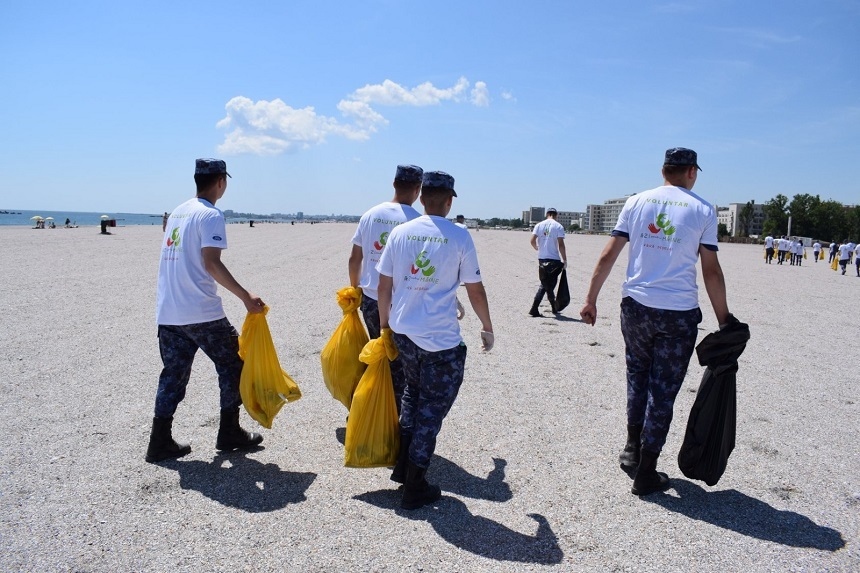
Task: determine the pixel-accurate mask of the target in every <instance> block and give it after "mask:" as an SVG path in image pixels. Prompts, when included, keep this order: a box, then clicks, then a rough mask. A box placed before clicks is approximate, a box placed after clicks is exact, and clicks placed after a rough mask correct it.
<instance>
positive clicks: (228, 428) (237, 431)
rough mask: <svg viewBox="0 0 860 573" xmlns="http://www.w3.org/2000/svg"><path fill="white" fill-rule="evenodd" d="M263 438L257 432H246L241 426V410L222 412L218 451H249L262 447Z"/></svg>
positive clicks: (216, 445) (216, 443)
mask: <svg viewBox="0 0 860 573" xmlns="http://www.w3.org/2000/svg"><path fill="white" fill-rule="evenodd" d="M262 441H263V436H261V435H260V434H258V433H256V432H246V431H245V430H243V429H242V427H241V426H240V425H239V409H238V408H236V409H235V410H221V427H220V428H219V429H218V440H217V441H216V442H215V449H216V450H227V451H232V450H248V449H250V448H253V447H255V446H258V445H260V442H262Z"/></svg>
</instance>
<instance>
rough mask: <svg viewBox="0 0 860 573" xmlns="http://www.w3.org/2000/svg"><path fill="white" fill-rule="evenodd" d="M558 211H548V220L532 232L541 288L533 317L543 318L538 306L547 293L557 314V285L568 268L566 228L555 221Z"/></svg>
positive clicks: (536, 297) (552, 308)
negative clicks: (565, 243) (565, 245)
mask: <svg viewBox="0 0 860 573" xmlns="http://www.w3.org/2000/svg"><path fill="white" fill-rule="evenodd" d="M557 216H558V211H556V210H555V207H550V208H549V209H547V210H546V219H545V220H543V221H541V222H540V223H538V224H537V225H535V228H534V230H533V231H532V236H531V243H532V248H533V249H534V250H536V251H537V252H538V278H539V279H540V286H539V287H538V290H537V293H536V294H535V299H534V302H533V303H532V308H531V310H529V314H530V315H531V316H535V317H538V316H542V315H541V313H540V310H538V306H539V305H540V303H541V301H542V300H543V295H544V293H546V297H547V300H549V305H550V309H551V310H552V312H556V307H555V285H556V284H557V283H558V277H559V275H561V271H563V270H564V269H566V268H567V251H566V250H565V247H564V227H562V226H561V223H559V222H558V221H556V220H555V218H556V217H557Z"/></svg>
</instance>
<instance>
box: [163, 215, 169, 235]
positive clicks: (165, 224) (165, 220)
mask: <svg viewBox="0 0 860 573" xmlns="http://www.w3.org/2000/svg"><path fill="white" fill-rule="evenodd" d="M168 217H170V213H168V212H167V211H165V212H164V216H163V217H162V218H161V232H162V233H163V232H165V231H167V218H168Z"/></svg>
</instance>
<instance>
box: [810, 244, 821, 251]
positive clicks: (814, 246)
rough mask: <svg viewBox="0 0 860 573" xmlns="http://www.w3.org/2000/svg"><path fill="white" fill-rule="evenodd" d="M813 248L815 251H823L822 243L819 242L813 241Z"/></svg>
mask: <svg viewBox="0 0 860 573" xmlns="http://www.w3.org/2000/svg"><path fill="white" fill-rule="evenodd" d="M812 250H813V251H815V252H816V253H817V252H820V251H821V243H819V242H815V243H812Z"/></svg>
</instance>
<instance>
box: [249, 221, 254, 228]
mask: <svg viewBox="0 0 860 573" xmlns="http://www.w3.org/2000/svg"><path fill="white" fill-rule="evenodd" d="M248 226H249V227H253V226H254V219H249V220H248Z"/></svg>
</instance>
